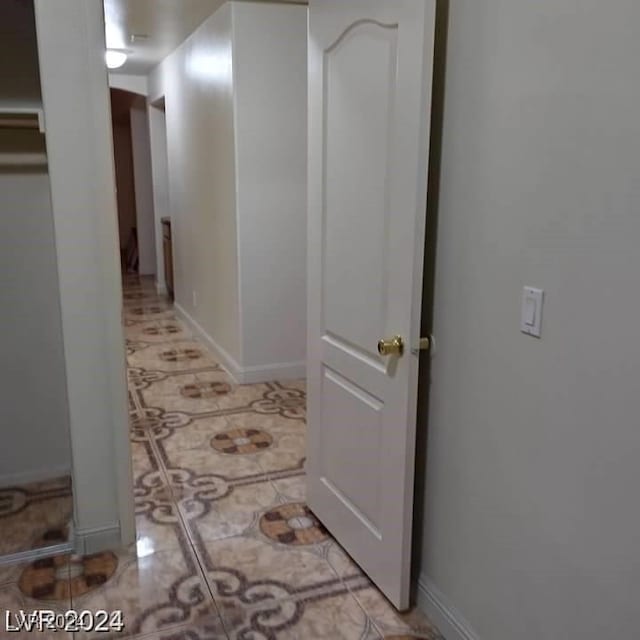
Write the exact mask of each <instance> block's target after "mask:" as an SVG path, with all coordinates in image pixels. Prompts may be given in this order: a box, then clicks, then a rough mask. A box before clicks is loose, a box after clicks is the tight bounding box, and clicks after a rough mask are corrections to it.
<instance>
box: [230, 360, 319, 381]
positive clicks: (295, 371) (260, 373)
mask: <svg viewBox="0 0 640 640" xmlns="http://www.w3.org/2000/svg"><path fill="white" fill-rule="evenodd" d="M306 376H307V363H306V362H277V363H275V364H268V365H264V366H255V367H244V369H242V372H241V373H240V374H239V377H240V378H241V382H242V383H243V384H256V383H258V382H269V381H271V380H296V379H297V378H306Z"/></svg>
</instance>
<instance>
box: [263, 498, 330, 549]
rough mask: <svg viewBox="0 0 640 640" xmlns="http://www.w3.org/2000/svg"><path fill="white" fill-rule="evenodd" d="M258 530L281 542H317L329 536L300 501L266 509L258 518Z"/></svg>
mask: <svg viewBox="0 0 640 640" xmlns="http://www.w3.org/2000/svg"><path fill="white" fill-rule="evenodd" d="M260 531H262V533H264V535H265V536H267V537H268V538H270V539H271V540H274V541H275V542H280V543H281V544H291V545H303V544H317V543H318V542H322V541H323V540H326V539H327V538H328V537H329V534H328V533H327V530H326V529H325V528H324V527H323V526H322V524H321V523H320V521H319V520H318V519H317V518H316V517H315V516H314V515H313V513H312V512H311V510H310V509H309V507H307V505H306V504H303V503H301V502H298V503H292V504H285V505H283V506H282V507H278V508H276V509H271V510H270V511H267V512H266V513H265V514H264V515H263V516H262V517H261V518H260Z"/></svg>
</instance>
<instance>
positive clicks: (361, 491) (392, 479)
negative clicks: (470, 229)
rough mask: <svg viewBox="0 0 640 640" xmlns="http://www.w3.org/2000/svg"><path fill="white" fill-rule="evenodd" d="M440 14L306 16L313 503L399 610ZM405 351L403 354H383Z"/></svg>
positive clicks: (405, 573)
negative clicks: (390, 341) (383, 351)
mask: <svg viewBox="0 0 640 640" xmlns="http://www.w3.org/2000/svg"><path fill="white" fill-rule="evenodd" d="M434 21H435V0H311V1H310V6H309V335H308V356H307V357H308V396H309V397H308V403H309V412H308V413H309V444H308V455H307V458H308V461H307V472H308V500H309V505H310V507H311V508H312V509H313V510H314V511H315V513H316V515H317V516H318V517H319V518H320V519H321V520H322V521H323V522H324V524H325V525H326V526H327V527H328V529H329V530H330V531H331V532H332V533H333V535H334V536H335V537H336V538H337V540H338V541H339V542H340V543H341V544H342V545H343V546H344V547H345V548H346V550H347V551H348V552H349V553H350V554H351V555H352V556H353V558H354V559H355V560H356V562H358V563H359V564H360V565H361V566H362V568H363V569H364V570H365V571H366V572H367V573H368V574H369V576H370V577H371V578H372V580H373V581H374V582H375V583H376V584H377V585H378V586H379V587H380V588H381V590H382V591H383V592H384V593H385V594H386V595H387V596H388V597H389V599H390V600H391V601H392V602H394V604H396V606H397V607H399V608H405V607H406V606H408V604H409V586H410V585H409V576H410V552H411V518H412V509H413V475H414V468H413V467H414V449H415V414H416V394H417V379H418V378H417V376H418V357H417V352H415V353H414V352H413V351H414V349H413V348H414V347H417V345H418V343H419V338H420V336H419V326H420V323H419V321H420V306H421V297H420V296H421V289H422V264H423V247H424V222H425V220H424V218H425V210H426V184H427V158H428V130H429V122H430V108H431V106H430V105H431V102H430V101H431V73H432V66H433V32H434ZM395 335H401V336H402V337H403V338H404V341H405V344H406V348H405V351H404V353H403V354H401V355H395V356H387V357H383V356H380V355H379V354H378V351H377V343H378V340H379V339H380V338H383V337H393V336H395Z"/></svg>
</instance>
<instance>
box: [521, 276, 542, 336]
mask: <svg viewBox="0 0 640 640" xmlns="http://www.w3.org/2000/svg"><path fill="white" fill-rule="evenodd" d="M543 298H544V292H543V291H542V289H534V288H533V287H525V288H524V291H523V292H522V317H521V319H520V331H522V333H526V334H527V335H529V336H535V337H536V338H539V337H540V328H541V326H542V300H543Z"/></svg>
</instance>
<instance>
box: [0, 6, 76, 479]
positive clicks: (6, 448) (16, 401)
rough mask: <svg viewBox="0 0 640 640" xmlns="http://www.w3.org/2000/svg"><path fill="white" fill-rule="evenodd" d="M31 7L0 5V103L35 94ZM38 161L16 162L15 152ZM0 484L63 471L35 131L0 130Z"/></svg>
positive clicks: (63, 437) (52, 263) (63, 427)
mask: <svg viewBox="0 0 640 640" xmlns="http://www.w3.org/2000/svg"><path fill="white" fill-rule="evenodd" d="M37 56H38V54H37V45H36V37H35V24H34V17H33V8H32V7H31V6H30V4H29V3H27V2H22V3H16V2H9V3H2V7H1V8H0V107H6V108H9V107H11V108H13V107H16V106H36V105H37V104H38V103H39V100H40V81H39V76H38V57H37ZM38 156H40V157H42V158H43V161H42V162H41V163H40V164H39V165H32V166H29V167H27V166H25V164H24V163H25V160H28V159H31V162H33V159H34V158H35V159H37V157H38ZM0 281H1V283H2V284H1V285H0V309H1V310H2V317H1V320H0V328H1V330H0V363H2V373H1V375H0V379H1V384H0V406H1V407H2V409H1V411H2V417H1V418H0V440H1V442H2V444H1V446H0V486H5V485H7V484H15V483H20V482H25V481H30V480H36V479H44V478H47V477H53V476H56V475H58V474H61V473H68V472H69V470H70V467H71V460H70V446H69V426H68V425H69V420H68V404H67V392H66V382H65V368H64V353H63V344H62V332H61V321H60V302H59V295H60V292H59V288H58V273H57V268H56V247H55V239H54V231H53V214H52V210H51V196H50V189H49V176H48V173H47V165H46V161H44V136H42V135H41V134H40V133H39V132H31V131H26V132H14V131H9V130H4V131H0Z"/></svg>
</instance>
